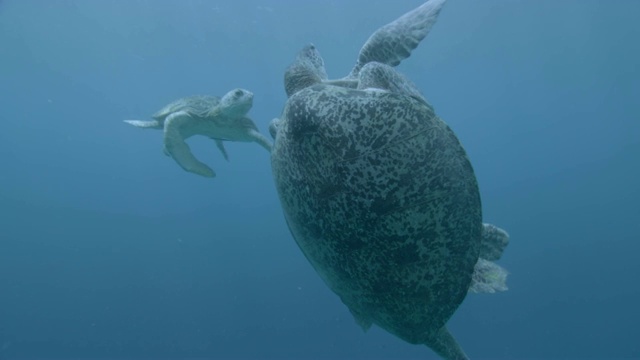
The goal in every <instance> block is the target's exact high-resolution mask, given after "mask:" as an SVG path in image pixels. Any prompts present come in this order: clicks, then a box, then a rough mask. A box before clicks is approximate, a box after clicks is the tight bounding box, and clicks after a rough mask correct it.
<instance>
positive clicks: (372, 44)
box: [348, 0, 446, 77]
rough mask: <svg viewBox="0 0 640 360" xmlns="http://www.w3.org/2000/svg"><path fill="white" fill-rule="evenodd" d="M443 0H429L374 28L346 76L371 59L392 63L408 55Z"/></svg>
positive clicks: (426, 32)
mask: <svg viewBox="0 0 640 360" xmlns="http://www.w3.org/2000/svg"><path fill="white" fill-rule="evenodd" d="M445 1H446V0H429V1H427V2H426V3H424V4H423V5H421V6H419V7H417V8H416V9H413V10H411V11H409V12H408V13H406V14H404V15H402V16H401V17H399V18H398V19H396V20H394V21H393V22H391V23H389V24H387V25H385V26H383V27H381V28H380V29H378V30H376V31H375V32H374V33H373V34H372V35H371V36H370V37H369V39H368V40H367V42H366V43H365V44H364V46H362V49H361V50H360V55H359V56H358V61H357V63H356V66H355V67H354V68H353V70H351V74H349V76H348V77H356V75H357V74H358V72H359V71H360V69H361V68H362V67H363V66H364V65H365V64H367V63H369V62H371V61H377V62H380V63H383V64H387V65H389V66H396V65H398V64H400V62H401V61H402V60H404V59H406V58H408V57H409V56H410V55H411V51H412V50H413V49H415V48H416V47H417V46H418V44H419V43H420V41H422V39H424V38H425V36H427V34H429V31H431V28H432V27H433V24H435V23H436V20H437V19H438V15H439V14H440V10H441V9H442V6H443V5H444V3H445Z"/></svg>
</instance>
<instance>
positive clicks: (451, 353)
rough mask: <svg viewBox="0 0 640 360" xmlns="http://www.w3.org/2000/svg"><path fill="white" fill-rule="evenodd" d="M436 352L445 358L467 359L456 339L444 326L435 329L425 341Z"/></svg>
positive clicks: (448, 359) (453, 359) (451, 359)
mask: <svg viewBox="0 0 640 360" xmlns="http://www.w3.org/2000/svg"><path fill="white" fill-rule="evenodd" d="M425 345H427V346H428V347H429V348H430V349H431V350H433V351H434V352H435V353H436V354H438V355H440V357H442V358H443V359H446V360H469V357H468V356H467V355H466V354H465V353H464V351H463V350H462V348H461V347H460V345H459V344H458V342H457V341H456V339H455V338H454V337H453V335H451V333H450V332H449V330H447V328H446V327H445V326H443V327H441V328H440V330H438V331H436V332H435V333H434V334H433V336H431V337H430V338H429V339H428V340H427V341H426V343H425Z"/></svg>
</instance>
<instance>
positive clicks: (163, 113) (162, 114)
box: [153, 95, 220, 120]
mask: <svg viewBox="0 0 640 360" xmlns="http://www.w3.org/2000/svg"><path fill="white" fill-rule="evenodd" d="M219 104H220V98H219V97H217V96H210V95H197V96H189V97H185V98H181V99H178V100H176V101H174V102H172V103H171V104H169V105H167V106H165V107H163V108H162V109H160V110H159V111H158V112H157V113H155V114H153V118H154V119H156V120H164V119H165V118H166V117H167V116H169V115H170V114H173V113H175V112H178V111H186V112H188V113H189V114H191V115H193V116H196V117H201V118H204V117H206V116H207V114H208V113H209V112H210V111H211V110H212V109H213V108H214V107H215V106H218V105H219Z"/></svg>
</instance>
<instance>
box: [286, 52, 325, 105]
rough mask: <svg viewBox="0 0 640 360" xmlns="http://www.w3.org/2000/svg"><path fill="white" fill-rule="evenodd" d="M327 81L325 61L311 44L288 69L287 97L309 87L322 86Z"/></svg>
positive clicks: (299, 53)
mask: <svg viewBox="0 0 640 360" xmlns="http://www.w3.org/2000/svg"><path fill="white" fill-rule="evenodd" d="M324 80H327V72H326V70H325V69H324V60H322V56H320V52H319V51H318V49H316V47H315V45H313V44H309V45H307V46H305V47H303V48H302V50H300V51H299V52H298V55H297V56H296V60H295V61H294V62H293V63H292V64H291V65H289V67H287V70H286V71H285V73H284V89H285V91H286V93H287V96H288V97H290V96H291V95H293V94H295V93H297V92H298V91H300V90H302V89H305V88H307V87H309V86H312V85H315V84H320V83H322V82H323V81H324Z"/></svg>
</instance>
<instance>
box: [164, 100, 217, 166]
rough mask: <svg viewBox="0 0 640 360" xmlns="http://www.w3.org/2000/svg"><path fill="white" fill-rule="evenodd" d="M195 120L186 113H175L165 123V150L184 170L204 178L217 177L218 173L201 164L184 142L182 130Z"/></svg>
mask: <svg viewBox="0 0 640 360" xmlns="http://www.w3.org/2000/svg"><path fill="white" fill-rule="evenodd" d="M192 121H193V119H192V118H191V116H189V115H188V114H187V113H186V112H184V111H179V112H176V113H173V114H171V115H169V116H168V117H167V119H166V120H165V122H164V150H165V154H169V155H170V156H171V157H172V158H173V159H174V160H175V161H176V162H177V163H178V165H180V166H181V167H182V168H183V169H184V170H186V171H188V172H191V173H194V174H198V175H201V176H204V177H215V176H216V173H215V172H214V171H213V169H211V168H210V167H209V166H207V165H206V164H204V163H202V162H200V161H199V160H198V159H196V157H195V156H193V154H192V153H191V149H190V148H189V145H187V143H186V142H185V141H184V137H183V135H182V132H181V130H182V129H183V128H184V127H185V126H188V124H189V123H190V122H192Z"/></svg>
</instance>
